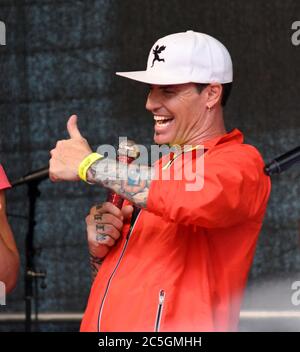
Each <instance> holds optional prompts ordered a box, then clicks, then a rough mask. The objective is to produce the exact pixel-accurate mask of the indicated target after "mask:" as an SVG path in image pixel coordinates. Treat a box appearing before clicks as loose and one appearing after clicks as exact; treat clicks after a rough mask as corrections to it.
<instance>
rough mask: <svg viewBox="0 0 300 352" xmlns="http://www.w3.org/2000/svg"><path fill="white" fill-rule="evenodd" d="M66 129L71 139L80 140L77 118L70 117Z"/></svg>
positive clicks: (74, 116)
mask: <svg viewBox="0 0 300 352" xmlns="http://www.w3.org/2000/svg"><path fill="white" fill-rule="evenodd" d="M67 129H68V132H69V135H70V137H71V138H82V135H81V133H80V132H79V129H78V126H77V116H76V115H72V116H71V117H70V118H69V120H68V123H67Z"/></svg>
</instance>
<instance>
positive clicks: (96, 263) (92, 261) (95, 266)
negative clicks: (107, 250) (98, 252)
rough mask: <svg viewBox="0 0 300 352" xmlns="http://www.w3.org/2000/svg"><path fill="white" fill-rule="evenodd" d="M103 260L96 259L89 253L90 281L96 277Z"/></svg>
mask: <svg viewBox="0 0 300 352" xmlns="http://www.w3.org/2000/svg"><path fill="white" fill-rule="evenodd" d="M103 261H104V258H98V257H96V256H94V255H92V254H91V253H90V266H91V270H92V280H93V281H94V279H95V277H96V276H97V273H98V270H99V268H100V266H101V264H102V263H103Z"/></svg>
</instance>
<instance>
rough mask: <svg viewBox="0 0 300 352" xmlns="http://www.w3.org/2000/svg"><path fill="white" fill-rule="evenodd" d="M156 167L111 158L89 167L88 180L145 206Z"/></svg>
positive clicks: (140, 205) (139, 205) (138, 204)
mask: <svg viewBox="0 0 300 352" xmlns="http://www.w3.org/2000/svg"><path fill="white" fill-rule="evenodd" d="M153 176H154V169H153V168H152V167H148V166H146V165H140V164H129V165H128V164H125V163H119V162H115V161H114V160H110V159H102V160H99V161H96V162H95V163H94V164H92V166H91V167H90V168H89V170H88V173H87V181H88V182H90V183H98V184H101V185H102V186H104V187H106V188H109V189H111V190H112V191H114V192H115V193H117V194H119V195H121V196H122V197H123V198H126V199H128V200H129V201H131V202H132V203H134V204H135V205H136V206H138V207H142V208H145V207H146V204H147V199H148V192H149V188H150V183H151V180H152V178H153Z"/></svg>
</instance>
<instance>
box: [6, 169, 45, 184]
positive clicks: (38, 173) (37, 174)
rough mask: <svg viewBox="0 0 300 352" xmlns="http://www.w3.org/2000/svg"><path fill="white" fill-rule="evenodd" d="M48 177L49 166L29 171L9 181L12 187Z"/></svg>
mask: <svg viewBox="0 0 300 352" xmlns="http://www.w3.org/2000/svg"><path fill="white" fill-rule="evenodd" d="M48 177H49V166H47V167H43V168H41V169H38V170H35V171H32V172H29V173H28V174H26V175H25V176H23V177H21V178H19V179H18V180H15V181H13V182H11V185H12V187H15V186H19V185H23V184H25V183H30V182H33V181H42V180H44V179H46V178H48Z"/></svg>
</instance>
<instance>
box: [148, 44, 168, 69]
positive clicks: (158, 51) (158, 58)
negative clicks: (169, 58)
mask: <svg viewBox="0 0 300 352" xmlns="http://www.w3.org/2000/svg"><path fill="white" fill-rule="evenodd" d="M165 49H166V47H165V46H164V45H162V46H159V45H156V47H155V49H153V54H154V59H153V61H152V66H151V67H153V65H154V62H155V61H163V62H165V59H161V58H160V57H159V56H158V54H160V53H161V52H162V51H164V50H165Z"/></svg>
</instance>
